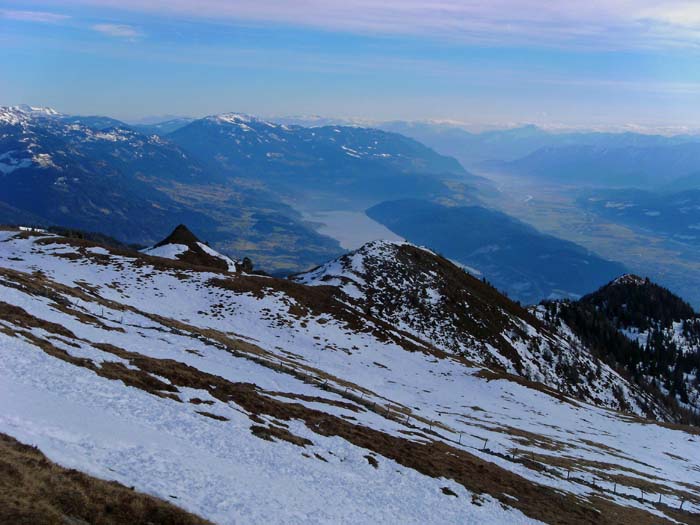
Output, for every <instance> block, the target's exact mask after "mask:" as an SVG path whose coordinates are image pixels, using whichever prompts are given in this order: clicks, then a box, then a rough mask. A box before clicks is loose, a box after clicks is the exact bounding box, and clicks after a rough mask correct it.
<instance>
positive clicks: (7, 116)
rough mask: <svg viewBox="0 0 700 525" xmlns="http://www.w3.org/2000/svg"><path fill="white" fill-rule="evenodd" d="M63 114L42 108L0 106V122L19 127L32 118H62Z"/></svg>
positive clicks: (23, 105)
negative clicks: (18, 125)
mask: <svg viewBox="0 0 700 525" xmlns="http://www.w3.org/2000/svg"><path fill="white" fill-rule="evenodd" d="M60 116H61V113H59V112H58V111H56V110H55V109H53V108H48V107H41V106H29V105H27V104H20V105H18V106H0V122H4V123H7V124H12V125H17V124H20V123H22V122H26V121H27V120H28V119H29V118H31V117H41V118H53V117H60Z"/></svg>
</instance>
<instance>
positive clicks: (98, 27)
mask: <svg viewBox="0 0 700 525" xmlns="http://www.w3.org/2000/svg"><path fill="white" fill-rule="evenodd" d="M92 30H93V31H97V32H98V33H102V34H105V35H108V36H112V37H115V38H127V39H135V38H138V37H140V36H142V35H141V32H140V31H139V30H137V29H136V28H135V27H133V26H129V25H125V24H95V25H93V26H92Z"/></svg>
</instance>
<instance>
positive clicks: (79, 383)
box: [0, 231, 700, 524]
mask: <svg viewBox="0 0 700 525" xmlns="http://www.w3.org/2000/svg"><path fill="white" fill-rule="evenodd" d="M324 293H325V290H324V289H323V287H320V288H312V289H309V288H307V287H303V286H301V285H295V284H294V283H289V282H286V281H277V280H275V279H269V278H268V279H266V278H262V277H253V276H245V275H240V274H237V275H231V274H226V273H217V272H214V271H212V272H206V271H201V270H200V271H194V270H193V271H185V270H183V268H182V266H181V265H175V266H173V267H172V268H168V267H167V266H165V265H164V264H162V263H161V262H160V261H157V260H151V259H144V258H140V257H138V256H137V255H127V254H118V253H115V252H110V251H109V250H106V249H104V248H100V247H92V246H91V245H90V244H88V243H85V242H77V241H66V240H64V239H60V238H57V237H52V236H48V235H32V234H28V233H23V234H21V233H18V232H12V231H7V232H0V354H1V358H0V432H5V433H7V434H10V435H12V436H15V437H17V438H18V439H20V440H21V441H24V442H28V443H32V444H35V445H37V446H38V447H39V448H40V449H41V450H42V451H43V452H44V453H46V454H47V456H49V458H51V459H53V460H55V461H57V462H59V463H60V464H62V465H65V466H68V467H72V468H77V469H80V470H83V471H85V472H88V473H90V474H93V475H96V476H99V477H103V478H108V479H116V480H119V481H120V482H122V483H124V484H126V485H130V486H131V485H133V486H135V487H136V489H138V490H141V491H144V492H148V493H151V494H155V495H158V496H160V497H162V498H165V499H168V500H169V501H172V502H174V503H176V504H178V505H180V506H182V507H184V508H186V509H187V510H190V511H192V512H195V513H197V514H199V515H201V516H203V517H206V518H209V519H212V520H214V521H216V522H219V523H235V522H266V523H318V522H354V523H357V522H394V523H395V522H401V523H429V522H434V523H474V524H477V523H479V524H481V523H485V524H488V523H514V524H517V523H533V522H536V521H544V522H560V523H562V522H564V523H594V522H595V523H611V524H612V523H624V522H632V521H634V522H636V523H640V524H643V523H671V522H672V521H671V520H672V519H673V520H676V521H678V522H684V523H695V522H697V519H696V518H695V517H694V516H693V515H691V514H690V513H689V512H700V490H699V489H698V485H699V484H700V467H699V464H698V461H697V459H696V458H697V447H698V439H699V438H698V436H697V435H696V434H693V433H690V432H689V431H688V430H687V429H682V428H679V429H672V428H668V427H664V426H660V425H657V424H653V423H651V422H649V421H644V420H640V419H637V418H634V417H631V416H624V415H621V414H618V413H615V412H612V411H609V410H604V409H600V408H596V407H593V406H591V405H586V404H582V403H578V402H574V401H572V400H569V399H567V398H564V397H562V396H554V395H551V394H550V393H548V392H547V391H543V390H541V389H536V388H531V387H528V386H525V385H522V384H519V383H518V382H515V381H512V380H509V379H508V377H507V376H503V375H500V374H493V373H492V372H489V371H488V370H487V369H484V368H480V367H475V366H473V365H469V364H468V363H466V362H465V361H464V360H462V359H459V358H456V357H450V356H448V355H445V354H441V353H439V352H437V351H435V350H434V349H432V347H431V345H429V344H426V343H425V342H422V341H421V340H420V339H419V338H417V337H415V336H411V335H410V334H407V333H401V332H398V331H395V330H394V331H392V329H391V327H387V326H386V325H385V324H382V323H381V321H378V320H376V319H373V318H371V317H362V316H358V315H356V314H354V313H353V311H352V310H351V309H349V308H348V309H346V307H344V306H343V305H342V303H339V302H334V301H333V300H332V299H329V298H328V296H326V295H324ZM324 301H325V302H324ZM318 304H323V305H324V307H323V308H322V309H315V308H314V307H313V306H312V305H318ZM615 484H616V485H615ZM640 489H641V490H644V497H643V499H642V498H641V497H640V496H641V494H640ZM452 494H454V495H452ZM659 498H661V503H660V504H658V503H656V502H657V501H658V500H659ZM682 500H685V503H684V504H683V505H684V506H683V509H684V511H683V512H680V511H677V510H674V509H678V507H679V506H680V505H681V502H682ZM693 520H695V521H693Z"/></svg>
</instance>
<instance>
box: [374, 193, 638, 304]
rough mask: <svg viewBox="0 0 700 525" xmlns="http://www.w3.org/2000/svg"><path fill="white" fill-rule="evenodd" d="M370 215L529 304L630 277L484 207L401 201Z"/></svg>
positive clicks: (575, 247) (618, 266) (617, 266)
mask: <svg viewBox="0 0 700 525" xmlns="http://www.w3.org/2000/svg"><path fill="white" fill-rule="evenodd" d="M367 215H369V216H370V217H371V218H373V219H374V220H376V221H378V222H380V223H381V224H383V225H384V226H386V227H387V228H389V229H390V230H391V231H393V232H394V233H396V234H398V235H400V236H402V237H403V238H405V239H407V240H409V241H410V242H412V243H415V244H419V245H424V246H429V247H430V248H432V249H434V250H436V251H437V252H439V253H440V254H442V255H444V256H445V257H447V258H449V259H451V260H453V261H455V262H457V263H459V264H462V265H464V266H465V267H466V269H467V270H468V271H470V272H472V273H475V274H476V275H479V276H484V277H486V278H487V279H488V280H489V281H490V282H491V283H493V285H494V286H495V287H496V288H498V289H499V290H502V291H504V292H505V293H507V294H508V295H509V296H510V297H511V298H514V299H517V300H519V301H522V302H524V303H526V304H533V303H537V302H539V301H540V300H542V299H545V298H561V297H570V298H577V297H580V296H581V295H583V294H585V293H587V292H589V291H591V290H594V289H596V288H597V287H599V286H601V285H603V284H605V283H606V282H608V281H610V280H611V279H613V278H614V277H615V276H617V275H620V274H622V273H624V272H625V268H624V266H622V265H621V264H619V263H615V262H611V261H607V260H605V259H602V258H601V257H599V256H597V255H595V254H594V253H591V252H589V251H588V250H586V249H584V248H582V247H581V246H579V245H577V244H574V243H572V242H569V241H564V240H562V239H559V238H556V237H553V236H551V235H545V234H543V233H540V232H538V231H537V230H536V229H534V228H532V227H531V226H529V225H527V224H525V223H523V222H520V221H518V220H517V219H514V218H512V217H509V216H508V215H505V214H504V213H501V212H498V211H494V210H490V209H487V208H483V207H480V206H453V207H447V206H442V205H440V204H436V203H432V202H427V201H420V200H400V201H389V202H384V203H381V204H379V205H377V206H374V207H372V208H370V209H369V210H367Z"/></svg>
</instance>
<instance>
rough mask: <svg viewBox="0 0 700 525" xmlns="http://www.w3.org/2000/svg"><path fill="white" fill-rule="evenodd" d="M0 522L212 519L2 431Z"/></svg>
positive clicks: (49, 524) (179, 524)
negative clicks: (73, 466)
mask: <svg viewBox="0 0 700 525" xmlns="http://www.w3.org/2000/svg"><path fill="white" fill-rule="evenodd" d="M0 523H3V524H7V525H66V524H84V523H85V524H90V525H121V524H123V525H134V524H146V523H151V524H161V523H163V524H165V523H167V524H172V525H190V524H199V525H203V524H207V523H209V522H208V521H206V520H204V519H202V518H199V517H197V516H195V515H193V514H190V513H188V512H186V511H184V510H182V509H179V508H177V507H175V506H173V505H171V504H170V503H167V502H165V501H162V500H160V499H157V498H155V497H153V496H148V495H146V494H142V493H140V492H136V491H134V490H133V489H129V488H127V487H125V486H124V485H121V484H119V483H117V482H114V481H103V480H100V479H97V478H93V477H91V476H88V475H86V474H83V473H81V472H78V471H76V470H69V469H65V468H62V467H60V466H58V465H56V464H55V463H52V462H51V461H49V460H48V459H47V458H46V457H45V456H44V455H43V454H42V453H41V452H40V451H39V450H38V449H36V448H34V447H30V446H27V445H23V444H22V443H20V442H18V441H17V440H15V439H14V438H12V437H10V436H7V435H5V434H0Z"/></svg>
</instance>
